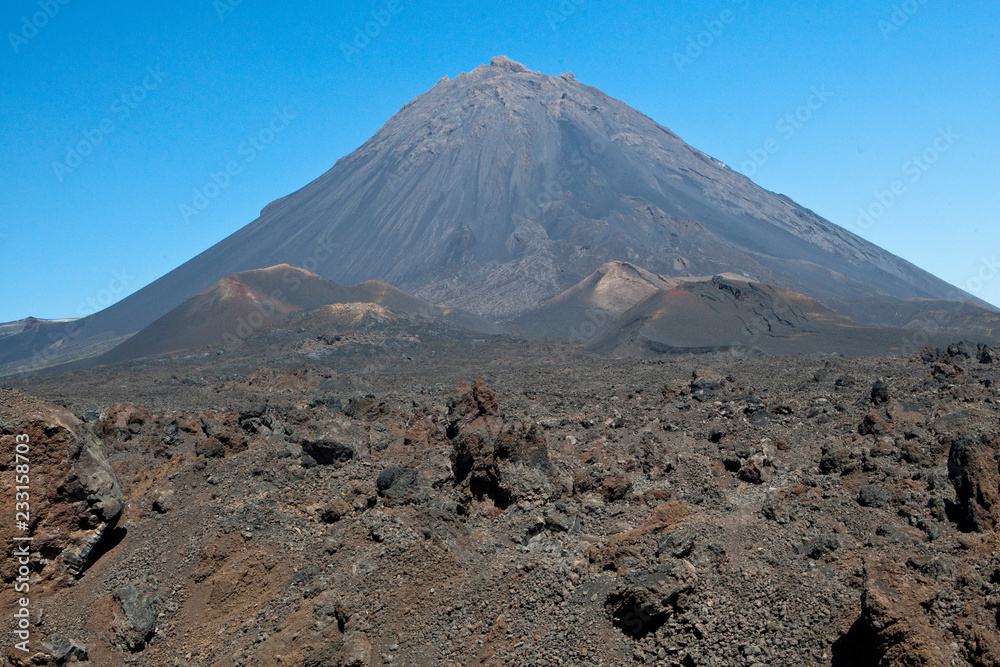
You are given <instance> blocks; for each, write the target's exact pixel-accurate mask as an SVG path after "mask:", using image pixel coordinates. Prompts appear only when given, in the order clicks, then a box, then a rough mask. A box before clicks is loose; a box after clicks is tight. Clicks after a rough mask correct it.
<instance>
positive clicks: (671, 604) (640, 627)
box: [604, 560, 698, 638]
mask: <svg viewBox="0 0 1000 667" xmlns="http://www.w3.org/2000/svg"><path fill="white" fill-rule="evenodd" d="M697 581H698V574H697V571H696V570H695V568H694V566H693V565H691V563H689V562H688V561H684V560H681V561H672V562H669V563H667V564H665V565H663V566H661V567H660V568H658V569H656V570H654V571H652V572H642V573H637V574H632V575H628V576H626V577H625V578H624V581H623V582H622V584H621V585H619V586H617V587H615V588H614V589H612V590H611V592H610V593H609V594H608V596H607V598H606V599H605V601H604V608H605V610H606V611H607V613H608V615H609V616H610V617H611V622H612V623H613V624H614V625H615V627H616V628H618V629H619V630H621V631H622V632H624V633H625V634H626V635H628V636H630V637H634V638H642V637H645V636H647V635H649V634H651V633H653V632H656V631H657V630H658V629H659V628H660V627H662V626H663V625H664V624H665V623H666V622H667V621H668V620H669V619H670V617H671V616H672V615H674V614H677V613H680V612H682V611H683V609H684V606H685V602H686V598H687V597H688V596H689V595H690V593H691V592H692V591H693V590H694V588H695V584H696V583H697Z"/></svg>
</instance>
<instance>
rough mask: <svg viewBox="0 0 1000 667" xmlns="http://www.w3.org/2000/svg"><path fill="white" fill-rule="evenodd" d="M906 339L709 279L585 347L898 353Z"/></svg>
mask: <svg viewBox="0 0 1000 667" xmlns="http://www.w3.org/2000/svg"><path fill="white" fill-rule="evenodd" d="M910 335H911V334H910V332H907V331H905V330H903V329H892V328H879V327H871V326H864V325H860V324H858V323H857V322H855V321H854V320H851V319H850V318H849V317H846V316H844V315H840V314H838V313H836V312H834V311H832V310H830V309H829V308H826V307H825V306H823V305H821V304H820V303H818V302H817V301H815V300H814V299H810V298H809V297H807V296H804V295H802V294H797V293H795V292H790V291H788V290H785V289H781V288H779V287H772V286H770V285H761V284H758V283H752V282H747V281H741V280H734V279H732V278H731V277H723V276H716V277H715V278H713V279H712V280H711V281H706V282H689V283H686V284H684V285H682V286H680V287H676V288H674V289H665V290H659V291H657V292H656V293H654V294H653V295H651V296H649V297H648V298H646V299H645V300H643V301H642V302H640V303H638V304H637V305H635V306H633V307H632V308H630V309H629V310H627V311H626V312H625V313H623V314H622V315H621V317H620V318H619V319H618V320H616V321H614V322H612V323H610V324H609V325H608V326H607V327H605V328H604V330H602V331H601V332H600V333H599V334H598V335H597V336H595V337H594V338H593V339H592V340H591V341H589V342H588V344H587V347H588V348H589V349H591V350H593V351H595V352H600V353H612V354H616V355H653V354H664V353H682V352H710V351H726V350H744V351H746V350H755V351H758V352H764V353H766V354H798V353H802V354H813V353H838V354H845V355H848V356H869V355H874V354H890V353H898V352H900V351H902V349H903V346H904V344H905V341H906V340H907V338H908V337H909V336H910Z"/></svg>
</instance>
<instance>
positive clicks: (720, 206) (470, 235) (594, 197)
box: [74, 57, 972, 343]
mask: <svg viewBox="0 0 1000 667" xmlns="http://www.w3.org/2000/svg"><path fill="white" fill-rule="evenodd" d="M611 260H623V261H629V262H631V263H633V264H635V265H637V266H639V267H641V268H643V269H646V270H648V271H651V272H654V273H659V274H661V275H664V276H667V277H670V276H677V275H713V274H716V273H725V272H734V273H740V274H743V275H745V276H746V277H747V278H749V279H752V280H754V281H758V282H762V283H766V284H771V285H776V286H779V287H783V288H786V289H790V290H793V291H795V292H799V293H802V294H806V295H808V296H810V297H812V298H815V299H817V300H819V301H821V302H824V303H830V304H832V303H837V304H844V303H851V302H855V303H856V302H858V301H859V300H866V299H869V298H871V297H886V296H888V297H893V298H930V299H969V300H972V297H970V296H969V295H967V294H965V293H963V292H960V291H959V290H956V289H954V288H953V287H951V286H950V285H948V284H946V283H944V282H943V281H941V280H939V279H937V278H935V277H934V276H932V275H930V274H928V273H926V272H925V271H922V270H920V269H918V268H917V267H915V266H913V265H911V264H909V263H908V262H906V261H904V260H902V259H900V258H898V257H895V256H894V255H892V254H890V253H888V252H886V251H884V250H882V249H880V248H878V247H876V246H874V245H872V244H870V243H868V242H866V241H864V240H862V239H860V238H859V237H857V236H855V235H853V234H851V233H849V232H847V231H845V230H843V229H841V228H839V227H837V226H835V225H833V224H832V223H830V222H827V221H826V220H824V219H822V218H820V217H818V216H817V215H815V214H814V213H812V212H811V211H809V210H807V209H805V208H803V207H801V206H798V205H797V204H795V203H794V202H792V201H791V200H789V199H788V198H786V197H784V196H781V195H776V194H774V193H771V192H768V191H766V190H764V189H762V188H760V187H758V186H756V185H755V184H753V183H752V182H751V181H750V180H749V179H747V178H745V177H743V176H742V175H740V174H737V173H735V172H733V171H732V170H730V169H729V168H728V167H726V166H725V165H723V164H722V163H720V162H718V161H717V160H714V159H713V158H711V157H709V156H707V155H705V154H704V153H701V152H700V151H698V150H696V149H694V148H692V147H690V146H688V145H687V144H686V143H684V142H683V141H682V140H681V139H680V138H679V137H678V136H677V135H675V134H674V133H673V132H671V131H670V130H668V129H667V128H665V127H663V126H661V125H659V124H657V123H656V122H654V121H653V120H651V119H650V118H648V117H647V116H645V115H643V114H642V113H640V112H638V111H636V110H635V109H632V108H631V107H629V106H628V105H626V104H625V103H623V102H621V101H619V100H616V99H613V98H611V97H609V96H608V95H606V94H604V93H603V92H601V91H600V90H597V89H596V88H592V87H589V86H586V85H584V84H582V83H580V82H578V81H577V80H576V79H575V78H573V76H572V75H570V74H566V75H562V76H560V77H553V76H548V75H545V74H541V73H538V72H532V71H529V70H528V69H527V68H525V67H524V66H522V65H519V64H517V63H515V62H513V61H511V60H509V59H507V58H504V57H498V58H494V59H493V61H492V62H491V64H490V65H483V66H480V67H477V68H476V69H475V70H473V71H472V72H469V73H465V74H462V75H460V76H459V77H457V78H456V79H454V80H448V79H447V77H446V78H444V79H442V80H441V81H439V82H438V83H437V85H435V86H434V87H433V88H431V89H430V90H429V91H428V92H427V93H425V94H423V95H421V96H419V97H418V98H416V99H415V100H413V101H412V102H410V103H409V104H407V105H406V106H404V107H403V108H402V109H401V110H400V111H399V112H398V113H397V114H396V115H394V116H393V117H392V118H391V119H390V120H389V121H388V122H387V123H386V124H385V126H384V127H383V128H382V129H381V130H379V131H378V132H377V133H376V134H375V135H374V136H373V137H372V138H371V139H370V140H369V141H367V142H366V143H365V144H364V145H363V146H361V147H360V148H359V149H358V150H356V151H355V152H353V153H351V154H350V155H348V156H346V157H344V158H342V159H341V160H339V161H338V162H337V163H336V165H335V166H334V167H333V168H332V169H331V170H330V171H328V172H327V173H325V174H324V175H322V176H320V177H319V178H318V179H316V180H315V181H313V182H312V183H310V184H309V185H307V186H306V187H304V188H302V189H301V190H299V191H298V192H295V193H293V194H290V195H288V196H287V197H284V198H282V199H279V200H277V201H275V202H273V203H272V204H270V205H268V206H267V207H266V208H265V209H264V210H263V211H262V213H261V216H260V217H259V218H258V219H257V220H255V221H253V222H252V223H251V224H249V225H248V226H246V227H245V228H243V229H241V230H240V231H238V232H236V233H235V234H233V235H232V236H230V237H229V238H227V239H225V240H223V241H221V242H219V243H218V244H216V245H215V246H214V247H212V248H210V249H209V250H206V251H205V252H204V253H202V254H201V255H199V256H197V257H195V258H194V259H192V260H191V261H189V262H187V263H186V264H184V265H183V266H181V267H179V268H177V269H176V270H174V271H172V272H171V273H169V274H167V275H166V276H164V277H163V278H161V279H159V280H157V281H156V282H154V283H152V284H151V285H149V286H147V287H146V288H144V289H143V290H140V291H139V292H138V293H136V294H135V295H133V296H131V297H129V298H128V299H125V300H124V301H122V302H121V303H119V304H117V305H115V306H113V307H112V308H109V309H108V310H107V311H105V312H102V313H100V314H98V315H96V316H94V317H92V318H90V319H89V321H87V322H85V323H84V329H83V333H82V334H81V335H80V336H78V337H77V339H76V341H74V343H76V342H79V341H84V340H86V339H90V338H94V337H97V336H101V335H104V336H106V337H116V336H120V335H123V334H128V333H132V332H134V331H136V330H138V329H140V328H142V327H144V326H146V325H147V324H149V323H151V322H152V321H154V320H155V319H157V318H158V317H161V316H162V315H164V314H166V313H167V312H169V311H170V310H171V309H173V308H175V307H177V306H178V305H180V304H181V303H183V302H184V301H185V300H186V299H188V298H190V297H192V296H194V295H196V294H198V293H200V292H201V291H203V290H204V289H206V288H208V287H209V286H210V285H212V284H213V283H215V282H216V281H218V280H219V279H221V278H222V277H224V276H226V275H228V274H231V273H235V272H238V271H244V270H249V269H256V268H260V267H265V266H273V265H276V264H281V263H288V264H291V265H293V266H302V267H305V268H307V269H309V270H312V271H314V272H316V273H317V274H319V275H320V276H322V277H323V278H325V279H328V280H334V281H337V282H340V283H344V284H354V283H358V282H362V281H365V280H370V279H377V280H382V281H385V282H387V283H390V284H393V285H395V286H397V287H399V288H400V289H403V290H406V291H407V292H410V293H413V294H416V295H418V296H420V297H422V298H425V299H427V300H429V301H432V302H435V303H447V304H450V305H454V306H458V307H462V308H466V309H468V310H471V311H473V312H477V313H479V314H482V315H487V316H490V317H494V318H505V317H513V316H516V315H517V314H519V313H522V312H524V311H526V310H527V309H529V308H530V307H531V306H533V305H535V304H536V303H538V302H540V301H542V300H544V299H546V298H549V297H551V296H553V295H556V294H558V293H559V292H561V291H563V290H565V289H567V288H568V287H570V286H572V285H573V284H575V283H577V282H578V281H580V280H581V279H583V278H584V277H586V276H587V275H589V274H590V273H592V272H593V271H594V270H596V269H597V268H598V267H599V266H601V265H602V264H604V263H605V262H607V261H611ZM855 317H857V316H856V315H855Z"/></svg>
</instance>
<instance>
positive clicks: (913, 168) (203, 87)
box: [0, 0, 1000, 321]
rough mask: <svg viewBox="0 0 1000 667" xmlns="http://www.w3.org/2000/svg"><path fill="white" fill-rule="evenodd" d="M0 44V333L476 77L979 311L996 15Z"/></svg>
mask: <svg viewBox="0 0 1000 667" xmlns="http://www.w3.org/2000/svg"><path fill="white" fill-rule="evenodd" d="M372 12H375V13H376V14H375V16H381V17H382V21H383V22H384V23H385V24H386V25H384V26H379V27H378V30H377V31H376V30H375V29H372V28H370V29H371V31H372V32H378V34H377V36H376V37H374V38H372V39H371V40H370V43H367V44H365V43H364V42H363V41H360V42H358V44H361V45H363V48H360V49H359V48H357V45H352V42H353V41H354V39H355V37H356V35H357V34H358V33H359V32H361V31H363V30H364V29H365V26H366V24H367V23H368V22H370V21H372V20H374V19H373V14H372ZM0 29H2V32H3V34H4V40H3V44H0V78H2V81H3V85H2V86H0V109H2V111H3V113H2V116H0V123H2V128H3V141H2V142H0V165H2V167H0V169H2V179H0V197H2V201H3V207H2V209H0V246H2V248H3V262H2V263H0V293H2V294H3V298H2V300H0V321H10V320H15V319H20V318H22V317H26V316H28V315H34V316H36V317H46V318H54V317H64V316H77V315H82V314H87V313H89V312H93V310H95V309H96V308H99V307H102V306H106V305H109V304H110V303H112V302H113V301H115V300H118V299H120V298H123V297H125V296H127V295H128V294H129V293H131V292H133V291H135V290H137V289H139V288H140V287H142V286H143V285H145V284H147V283H149V282H152V281H153V280H155V279H156V278H158V277H160V276H161V275H163V274H164V273H167V272H168V271H170V270H171V269H173V268H175V267H177V266H179V265H180V264H182V263H183V262H185V261H186V260H188V259H190V258H191V257H193V256H195V255H196V254H198V253H199V252H201V251H202V250H204V249H206V248H208V247H209V246H211V245H212V244H213V243H215V242H217V241H219V240H221V239H222V238H224V237H226V236H227V235H229V234H231V233H232V232H234V231H236V230H237V229H239V228H240V227H242V226H243V225H245V224H247V223H249V222H250V221H252V220H253V219H254V218H255V217H256V216H257V215H258V213H259V211H260V209H261V208H263V206H265V205H266V204H267V203H268V202H270V201H272V200H274V199H276V198H278V197H281V196H284V195H286V194H288V193H290V192H292V191H294V190H297V189H299V188H300V187H302V186H303V185H305V184H306V183H308V182H309V181H311V180H312V179H314V178H316V177H317V176H319V175H320V174H322V173H323V172H324V171H326V170H327V169H329V168H330V167H331V166H332V165H333V164H334V162H336V160H337V159H339V158H340V157H342V156H343V155H346V154H347V153H349V152H351V151H352V150H354V149H356V148H357V147H358V146H360V145H361V144H362V143H363V142H364V141H365V140H366V139H368V138H369V137H370V136H371V135H372V134H373V133H374V132H375V131H376V130H378V128H379V127H381V126H382V124H384V123H385V121H386V120H388V118H389V117H390V116H391V115H392V114H393V113H395V112H396V111H398V110H399V108H400V107H402V106H403V105H404V104H405V103H406V102H408V101H409V100H410V99H412V98H413V97H415V96H417V95H419V94H420V93H422V92H424V91H426V90H427V89H428V88H430V87H431V86H432V85H434V83H435V82H436V81H437V80H438V79H440V78H441V77H442V76H444V75H446V74H447V75H449V76H452V77H454V76H456V75H458V74H460V73H461V72H463V71H469V70H471V69H473V68H475V67H476V66H477V65H479V64H480V63H484V62H489V60H490V58H491V57H492V56H494V55H498V54H505V55H508V56H510V57H511V58H513V59H515V60H517V61H519V62H522V63H524V64H525V65H526V66H528V67H529V68H531V69H534V70H540V71H543V72H546V73H549V74H560V73H562V72H565V71H572V72H573V73H574V74H575V75H576V77H577V78H578V79H580V80H581V81H583V82H585V83H588V84H590V85H594V86H597V87H599V88H601V89H603V90H604V91H605V92H607V93H608V94H610V95H612V96H614V97H617V98H619V99H622V100H624V101H626V102H627V103H629V104H631V105H632V106H634V107H636V108H637V109H639V110H640V111H643V112H644V113H646V114H647V115H648V116H650V117H652V118H653V119H655V120H656V121H658V122H660V123H661V124H663V125H665V126H667V127H669V128H671V129H672V130H674V131H675V132H677V133H678V134H679V135H680V136H681V137H682V138H684V139H685V140H686V141H687V142H688V143H690V144H692V145H693V146H695V147H697V148H699V149H701V150H703V151H705V152H706V153H708V154H710V155H712V156H714V157H716V158H718V159H720V160H722V161H723V162H726V163H727V164H729V165H731V166H732V167H733V168H735V169H737V170H740V171H743V172H744V173H747V174H748V175H751V176H752V177H753V179H754V180H755V181H757V182H758V183H759V184H761V185H763V186H764V187H766V188H768V189H771V190H775V191H777V192H781V193H784V194H787V195H789V196H791V197H792V198H793V199H795V200H796V201H798V202H799V203H801V204H803V205H804V206H807V207H809V208H812V209H813V210H815V211H816V212H817V213H819V214H820V215H822V216H824V217H826V218H828V219H830V220H832V221H833V222H835V223H837V224H840V225H842V226H845V227H847V228H848V229H851V230H852V231H855V232H857V233H860V234H861V235H862V236H864V237H865V238H867V239H869V240H871V241H873V242H874V243H877V244H878V245H881V246H883V247H885V248H887V249H888V250H890V251H892V252H895V253H896V254H898V255H900V256H902V257H904V258H906V259H908V260H910V261H912V262H913V263H915V264H917V265H918V266H920V267H922V268H925V269H927V270H929V271H931V272H932V273H935V274H936V275H939V276H941V277H942V278H944V279H946V280H948V281H950V282H952V283H954V284H956V285H958V286H959V287H962V288H965V289H968V290H969V291H972V292H974V293H975V294H976V295H977V296H980V297H981V298H984V299H986V300H988V301H991V302H993V303H996V304H1000V269H998V268H995V261H996V257H997V255H1000V224H998V213H997V211H998V209H1000V201H998V200H1000V186H998V180H1000V179H998V176H1000V167H998V164H997V156H998V155H1000V131H998V129H997V119H998V118H1000V85H998V84H1000V12H998V11H997V7H996V4H995V0H971V1H968V2H963V3H946V2H943V1H942V0H886V1H881V0H875V1H872V0H864V1H861V0H848V1H846V2H838V3H830V2H813V1H810V0H805V1H803V0H798V1H795V2H793V1H791V0H787V1H785V0H779V1H775V2H766V3H765V2H763V1H762V0H710V1H708V2H687V1H668V2H655V3H654V2H634V3H629V4H628V5H626V6H622V5H619V4H617V3H615V4H612V3H598V2H594V0H564V1H563V2H558V1H556V0H541V1H540V2H519V1H515V2H505V3H478V4H477V3H467V2H462V3H458V2H456V3H441V2H437V3H436V2H429V1H420V0H391V2H390V1H388V0H374V1H373V2H336V3H330V2H311V1H303V2H297V3H292V4H285V3H275V2H270V3H269V2H264V0H242V1H240V0H216V1H213V0H177V1H176V2H173V3H163V4H156V5H152V6H147V5H146V4H144V3H113V6H106V5H103V4H98V3H88V2H83V1H81V0H30V1H29V0H10V1H9V2H7V3H4V6H3V9H2V10H0ZM344 45H350V46H351V47H352V48H353V49H354V52H353V53H352V52H350V50H349V49H345V48H344ZM271 128H280V129H277V131H273V130H272V129H271ZM250 137H256V138H257V139H256V140H254V141H256V145H254V141H251V140H250ZM264 140H266V141H264ZM81 142H83V151H82V152H86V153H87V154H86V155H81V154H80V152H75V151H73V150H71V148H73V147H76V146H80V144H81ZM88 143H89V144H93V149H92V150H91V151H87V150H86V149H87V146H88ZM230 162H236V163H237V165H238V166H239V167H240V168H239V170H238V173H234V174H224V173H223V172H225V170H226V167H227V164H228V163H230ZM57 165H58V166H57ZM213 174H216V175H217V177H216V182H218V183H220V184H222V187H219V188H217V189H216V188H213V187H212V186H211V184H212V183H213V181H212V175H213ZM206 186H207V188H208V192H209V193H211V194H212V195H214V197H213V198H212V199H211V200H210V201H209V202H208V205H207V207H205V208H204V210H203V211H200V212H199V213H198V214H197V215H189V216H187V219H185V216H184V215H182V213H181V205H183V204H186V205H191V204H193V203H194V202H195V196H196V195H195V191H196V190H200V191H202V192H205V190H206ZM202 203H204V202H202ZM862 212H867V213H868V215H867V217H862V216H861V213H862Z"/></svg>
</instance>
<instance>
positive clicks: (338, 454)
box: [302, 437, 354, 466]
mask: <svg viewBox="0 0 1000 667" xmlns="http://www.w3.org/2000/svg"><path fill="white" fill-rule="evenodd" d="M306 457H309V459H311V461H309V462H313V463H318V464H319V465H321V466H328V465H333V464H334V463H344V462H345V461H350V460H351V459H352V458H354V449H353V448H352V447H351V446H350V445H348V444H347V443H344V442H341V441H340V440H334V439H332V438H323V437H320V438H316V439H307V440H303V441H302V458H303V459H304V460H305V459H306Z"/></svg>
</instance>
